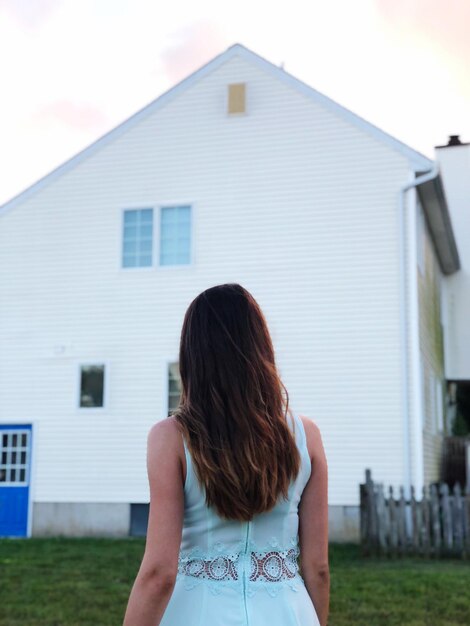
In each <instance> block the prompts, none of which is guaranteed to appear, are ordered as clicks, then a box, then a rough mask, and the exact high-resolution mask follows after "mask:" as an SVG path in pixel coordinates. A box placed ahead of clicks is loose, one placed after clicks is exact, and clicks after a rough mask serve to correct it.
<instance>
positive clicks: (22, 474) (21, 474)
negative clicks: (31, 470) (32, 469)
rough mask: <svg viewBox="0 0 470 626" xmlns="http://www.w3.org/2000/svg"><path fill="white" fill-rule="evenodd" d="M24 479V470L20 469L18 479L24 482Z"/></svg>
mask: <svg viewBox="0 0 470 626" xmlns="http://www.w3.org/2000/svg"><path fill="white" fill-rule="evenodd" d="M25 480H26V470H25V469H20V481H21V482H22V483H24V481H25Z"/></svg>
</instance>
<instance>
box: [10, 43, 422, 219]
mask: <svg viewBox="0 0 470 626" xmlns="http://www.w3.org/2000/svg"><path fill="white" fill-rule="evenodd" d="M236 55H240V56H242V57H243V58H245V59H246V60H247V61H249V62H254V63H256V64H257V65H258V67H260V68H261V69H263V70H265V71H267V72H269V73H270V74H271V75H273V76H274V77H275V78H278V79H279V80H282V81H283V82H284V83H285V84H287V85H289V86H290V87H292V88H293V89H296V90H297V91H298V92H300V93H302V94H304V95H305V96H307V97H309V98H310V99H312V100H314V101H315V102H317V103H319V104H321V105H323V106H324V107H325V108H327V109H329V110H330V111H331V112H332V113H334V114H337V115H338V116H340V117H342V118H343V119H344V120H346V121H347V122H350V123H351V124H353V125H355V126H356V127H357V128H359V129H360V130H363V131H365V132H367V133H369V134H370V135H371V136H373V137H374V138H375V139H377V140H378V141H381V142H382V143H384V144H386V145H388V146H389V147H391V148H392V149H394V150H396V151H397V152H399V153H400V154H402V155H403V156H404V157H406V158H407V159H408V160H409V161H410V164H411V166H412V167H413V168H414V169H415V170H418V169H421V170H424V169H427V168H429V167H431V166H432V164H433V161H432V160H431V159H428V157H426V156H424V155H422V154H420V153H419V152H417V151H416V150H414V149H413V148H410V147H409V146H407V145H406V144H404V143H403V142H401V141H399V140H398V139H395V138H394V137H392V136H391V135H389V134H388V133H386V132H385V131H383V130H381V129H380V128H378V127H377V126H374V124H371V123H370V122H368V121H366V120H365V119H363V118H362V117H360V116H359V115H357V114H356V113H353V112H352V111H350V110H349V109H347V108H346V107H344V106H342V105H340V104H338V103H337V102H335V101H334V100H332V99H331V98H329V97H328V96H325V95H323V94H322V93H320V92H319V91H317V90H316V89H314V88H313V87H310V86H309V85H307V84H306V83H304V82H302V81H301V80H299V79H298V78H295V76H293V75H292V74H289V73H288V72H286V71H285V70H284V69H281V68H279V67H278V66H277V65H274V64H273V63H271V62H270V61H267V60H266V59H264V58H263V57H261V56H260V55H258V54H256V53H255V52H253V51H252V50H249V49H248V48H246V47H245V46H243V45H242V44H239V43H236V44H233V45H232V46H230V47H229V48H227V49H226V50H224V51H223V52H221V53H220V54H218V55H217V56H216V57H214V58H213V59H212V60H211V61H209V62H208V63H206V64H205V65H203V66H202V67H201V68H200V69H198V70H196V71H195V72H193V73H192V74H190V75H189V76H188V77H187V78H185V79H183V80H182V81H181V82H179V83H177V84H176V85H175V86H174V87H172V88H170V89H169V90H168V91H166V92H164V93H163V94H161V95H160V96H158V97H157V98H156V99H154V100H152V101H151V102H150V103H148V104H147V105H146V106H144V107H143V108H142V109H140V110H138V111H137V112H136V113H134V114H133V115H131V116H130V117H128V118H126V119H125V120H124V121H123V122H121V123H119V124H118V125H117V126H116V127H114V128H112V129H111V130H110V131H108V132H107V133H105V134H104V135H102V136H101V137H99V138H98V139H96V140H95V141H94V142H93V143H91V144H90V145H89V146H87V147H86V148H84V149H83V150H81V151H80V152H78V153H77V154H75V155H74V156H73V157H71V158H69V159H67V160H66V161H65V162H64V163H62V165H59V166H58V167H56V168H55V169H53V170H52V171H51V172H49V174H46V175H45V176H43V177H41V178H40V179H39V180H37V181H36V182H35V183H33V184H32V185H30V186H29V187H27V188H26V189H24V190H23V191H21V192H20V193H18V194H17V195H15V196H13V197H12V198H11V199H10V200H8V201H7V202H5V203H4V204H3V205H0V215H1V214H2V213H4V212H6V211H7V210H8V209H11V208H13V207H15V206H16V205H17V204H19V203H20V202H22V201H23V200H25V199H27V198H28V197H29V196H31V195H32V194H34V193H36V192H37V191H39V190H40V189H42V188H43V187H44V186H45V185H47V184H48V183H50V182H52V181H53V180H55V179H56V178H57V177H58V176H61V175H62V174H65V173H66V172H68V171H69V170H70V169H72V168H73V167H74V166H75V165H77V164H78V163H80V162H81V161H83V160H84V159H86V158H88V157H89V156H91V155H92V154H94V153H95V152H96V151H98V150H100V149H101V148H103V147H104V146H106V145H107V144H109V143H110V142H111V141H114V140H115V139H117V138H118V137H120V136H121V135H122V134H123V133H125V132H127V131H128V130H129V129H131V128H132V127H133V126H134V125H135V124H137V123H139V122H140V121H141V120H142V119H144V118H145V117H146V116H148V115H151V114H152V113H153V112H154V111H156V110H158V109H159V108H161V107H163V106H165V105H166V104H168V103H169V102H170V101H171V100H172V99H173V98H175V97H177V96H178V95H180V93H182V92H184V91H185V90H186V89H187V88H189V87H190V86H191V85H193V84H194V83H195V82H197V81H198V80H200V79H201V78H203V77H204V76H206V75H207V74H209V73H210V72H212V71H213V70H215V69H217V68H218V67H220V66H221V65H222V64H223V63H226V62H227V61H229V60H230V59H232V58H233V57H234V56H236Z"/></svg>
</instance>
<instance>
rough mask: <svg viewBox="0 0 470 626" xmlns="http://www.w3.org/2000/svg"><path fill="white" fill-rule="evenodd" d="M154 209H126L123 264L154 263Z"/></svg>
mask: <svg viewBox="0 0 470 626" xmlns="http://www.w3.org/2000/svg"><path fill="white" fill-rule="evenodd" d="M152 242H153V209H128V210H125V211H124V224H123V237H122V266H123V267H148V266H151V265H152Z"/></svg>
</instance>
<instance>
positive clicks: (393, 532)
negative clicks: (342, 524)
mask: <svg viewBox="0 0 470 626" xmlns="http://www.w3.org/2000/svg"><path fill="white" fill-rule="evenodd" d="M359 488H360V506H361V510H360V529H361V546H362V553H363V555H364V556H367V555H372V554H375V555H387V556H391V557H394V556H397V557H399V556H405V555H418V556H425V557H436V558H439V557H448V556H454V557H455V556H456V557H460V558H464V559H466V558H469V556H470V493H466V494H463V493H462V489H461V487H460V484H459V483H456V484H455V485H454V488H453V490H452V491H453V492H452V493H451V490H450V489H449V486H448V485H447V484H446V483H441V484H433V485H430V486H429V487H426V486H425V487H423V493H422V497H421V498H420V499H417V497H416V494H415V489H414V487H411V497H410V499H409V500H407V499H405V497H404V489H403V487H400V490H399V492H400V493H399V495H398V494H397V497H395V495H394V493H393V488H392V487H389V488H388V489H387V493H385V492H384V486H383V484H382V483H374V481H373V480H372V476H371V471H370V469H366V482H365V483H364V484H361V485H360V486H359ZM467 491H468V488H467Z"/></svg>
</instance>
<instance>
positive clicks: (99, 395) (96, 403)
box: [80, 365, 104, 408]
mask: <svg viewBox="0 0 470 626" xmlns="http://www.w3.org/2000/svg"><path fill="white" fill-rule="evenodd" d="M103 406H104V365H82V366H81V367H80V408H93V407H94V408H97V407H103Z"/></svg>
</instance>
